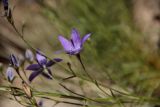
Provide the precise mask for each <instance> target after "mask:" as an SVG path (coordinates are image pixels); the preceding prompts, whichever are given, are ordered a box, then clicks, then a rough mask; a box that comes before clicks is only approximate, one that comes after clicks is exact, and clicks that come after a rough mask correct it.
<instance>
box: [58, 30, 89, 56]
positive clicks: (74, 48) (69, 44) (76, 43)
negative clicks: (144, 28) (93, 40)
mask: <svg viewBox="0 0 160 107" xmlns="http://www.w3.org/2000/svg"><path fill="white" fill-rule="evenodd" d="M90 35H91V33H89V34H86V35H85V36H84V37H83V38H82V39H81V37H80V34H79V32H78V31H77V30H76V29H72V33H71V40H67V39H66V38H65V37H63V36H59V37H58V39H59V41H60V42H61V45H62V46H63V48H64V51H65V52H66V53H67V54H70V55H77V54H79V53H80V52H81V50H82V49H83V44H84V42H85V41H86V40H87V39H88V38H89V37H90Z"/></svg>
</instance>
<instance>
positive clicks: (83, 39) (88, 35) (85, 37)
mask: <svg viewBox="0 0 160 107" xmlns="http://www.w3.org/2000/svg"><path fill="white" fill-rule="evenodd" d="M90 36H91V33H89V34H86V35H85V36H84V37H83V38H82V45H83V44H84V42H85V41H86V40H87V39H88V38H89V37H90Z"/></svg>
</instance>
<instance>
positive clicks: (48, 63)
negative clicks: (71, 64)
mask: <svg viewBox="0 0 160 107" xmlns="http://www.w3.org/2000/svg"><path fill="white" fill-rule="evenodd" d="M61 61H62V59H60V58H54V59H53V60H50V61H48V62H47V64H46V66H47V67H50V66H52V65H53V64H55V63H56V62H61Z"/></svg>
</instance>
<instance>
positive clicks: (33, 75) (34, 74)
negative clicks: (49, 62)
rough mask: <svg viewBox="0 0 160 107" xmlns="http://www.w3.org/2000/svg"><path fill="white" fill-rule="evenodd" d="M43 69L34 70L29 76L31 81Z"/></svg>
mask: <svg viewBox="0 0 160 107" xmlns="http://www.w3.org/2000/svg"><path fill="white" fill-rule="evenodd" d="M40 73H42V71H34V72H32V74H31V75H30V76H29V81H30V82H31V81H32V80H33V79H34V78H35V77H37V76H38V75H39V74H40Z"/></svg>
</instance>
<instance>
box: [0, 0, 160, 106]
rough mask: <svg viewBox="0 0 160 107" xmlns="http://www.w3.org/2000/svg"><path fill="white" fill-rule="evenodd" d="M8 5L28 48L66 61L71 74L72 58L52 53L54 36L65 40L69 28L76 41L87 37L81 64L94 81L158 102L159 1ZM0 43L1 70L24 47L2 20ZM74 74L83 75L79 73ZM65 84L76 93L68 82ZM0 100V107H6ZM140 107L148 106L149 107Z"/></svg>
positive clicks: (53, 0)
mask: <svg viewBox="0 0 160 107" xmlns="http://www.w3.org/2000/svg"><path fill="white" fill-rule="evenodd" d="M9 2H10V7H14V6H15V8H14V11H13V17H14V20H15V24H16V26H17V28H18V29H19V30H20V31H21V28H22V26H23V25H24V26H25V27H24V38H25V39H26V40H27V41H28V42H29V43H30V44H31V45H32V46H33V47H35V48H40V49H41V50H42V51H43V52H45V53H46V54H47V55H48V56H50V57H62V58H63V59H65V60H66V62H67V61H69V62H72V64H74V65H73V67H74V68H75V69H81V66H80V65H79V63H78V62H77V61H76V59H75V58H74V57H69V56H66V55H65V54H63V53H60V54H56V51H58V50H61V49H62V47H61V44H60V43H59V41H58V38H57V37H58V35H59V34H62V35H64V36H65V37H68V38H69V37H70V33H71V29H72V28H77V29H78V30H79V31H80V33H81V36H83V35H85V34H86V33H90V32H91V33H92V35H91V38H90V39H89V40H88V41H87V42H86V44H85V46H84V47H85V48H84V50H83V52H82V59H83V62H84V64H85V66H86V68H87V70H88V71H89V73H90V74H91V75H92V76H93V77H94V78H96V79H97V80H98V81H100V82H102V83H103V84H109V85H110V86H116V87H121V88H123V89H126V90H129V91H131V92H132V93H135V94H137V95H142V96H154V97H160V93H159V92H160V88H159V83H160V82H159V81H160V71H159V70H160V57H159V36H160V35H159V34H160V33H159V26H160V6H159V4H160V0H10V1H9ZM1 12H3V8H2V5H1ZM0 41H1V42H0V61H1V62H2V63H3V64H4V65H8V60H7V59H8V56H9V54H10V53H16V54H17V55H19V56H22V55H23V54H24V52H25V49H27V45H26V44H25V43H24V42H23V41H22V40H21V39H20V38H19V37H18V36H17V34H16V32H15V31H14V30H13V28H12V27H11V26H10V25H9V23H8V22H7V21H6V19H5V18H3V17H1V18H0ZM66 62H63V64H65V63H66ZM54 70H55V72H57V74H56V75H57V77H63V76H65V75H67V74H66V73H63V72H62V71H63V70H61V68H59V67H55V68H54ZM77 73H79V74H80V75H83V73H82V72H81V70H79V71H77ZM42 81H44V79H43V80H42ZM42 81H40V82H39V81H38V79H37V81H36V82H35V84H41V83H42ZM33 84H34V83H33ZM67 84H72V85H71V87H74V89H75V90H79V89H76V85H73V83H67ZM45 86H46V83H45ZM48 86H50V85H48ZM42 89H43V88H42ZM117 89H118V88H117ZM84 90H85V88H84ZM90 94H91V93H90ZM2 98H3V97H2ZM4 99H5V98H3V100H2V104H4V105H2V107H9V106H10V105H8V106H7V105H6V102H5V100H4ZM13 103H14V102H11V104H13ZM142 105H143V104H142ZM142 105H141V104H140V105H133V107H136V106H137V107H142ZM63 106H64V105H63ZM65 106H66V105H65ZM143 106H144V107H151V105H150V104H144V105H143ZM16 107H21V106H20V105H19V106H16ZM46 107H48V106H46ZM66 107H67V106H66ZM68 107H70V105H69V106H68Z"/></svg>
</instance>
